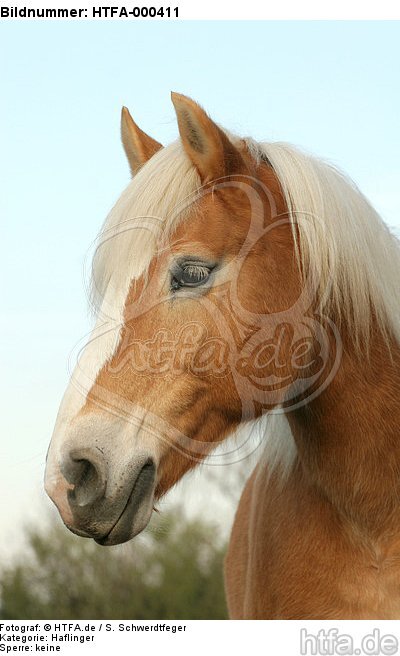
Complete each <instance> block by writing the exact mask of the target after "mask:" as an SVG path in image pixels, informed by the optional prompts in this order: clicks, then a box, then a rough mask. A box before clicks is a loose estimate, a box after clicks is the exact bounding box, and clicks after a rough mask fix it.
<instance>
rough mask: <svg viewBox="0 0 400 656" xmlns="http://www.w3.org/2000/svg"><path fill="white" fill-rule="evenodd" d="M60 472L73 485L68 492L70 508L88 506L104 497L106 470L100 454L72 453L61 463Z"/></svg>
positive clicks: (87, 451) (84, 451)
mask: <svg viewBox="0 0 400 656" xmlns="http://www.w3.org/2000/svg"><path fill="white" fill-rule="evenodd" d="M62 472H63V474H64V476H65V478H66V480H67V481H68V483H70V484H71V485H73V488H72V489H71V490H70V491H69V492H68V500H69V503H70V505H71V506H78V507H80V508H82V507H85V506H89V505H92V504H93V503H94V502H95V501H97V500H98V499H100V498H101V497H103V496H104V492H105V487H106V482H107V479H106V468H105V463H104V461H103V458H102V456H101V454H100V453H97V451H94V450H92V449H80V450H77V451H72V452H71V453H70V454H69V455H68V457H67V458H66V460H65V461H64V463H63V466H62Z"/></svg>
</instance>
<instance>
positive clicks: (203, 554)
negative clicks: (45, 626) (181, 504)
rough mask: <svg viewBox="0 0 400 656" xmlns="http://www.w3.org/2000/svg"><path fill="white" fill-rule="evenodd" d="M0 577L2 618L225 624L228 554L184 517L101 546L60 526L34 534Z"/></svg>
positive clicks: (210, 530) (202, 526)
mask: <svg viewBox="0 0 400 656" xmlns="http://www.w3.org/2000/svg"><path fill="white" fill-rule="evenodd" d="M27 537H28V547H27V550H26V553H24V555H23V557H22V558H21V557H20V558H19V559H17V560H16V561H15V562H14V563H13V564H12V565H10V566H8V567H7V568H4V569H3V571H2V572H1V573H0V594H1V608H0V616H1V617H2V619H21V620H22V619H25V620H28V619H49V620H50V619H65V620H69V619H136V620H150V619H169V620H172V619H180V620H183V619H225V618H226V607H225V598H224V590H223V579H222V560H223V553H224V548H223V547H222V546H221V544H220V543H219V539H218V532H217V531H216V529H215V527H213V526H212V525H210V524H209V523H206V522H204V521H200V520H195V521H193V520H192V521H188V520H185V519H184V518H183V517H182V515H181V513H180V511H179V510H176V511H175V512H174V513H169V514H168V515H167V516H165V517H164V518H163V520H162V521H160V519H157V520H156V522H155V523H154V524H152V526H151V528H150V529H149V530H148V531H147V532H146V533H145V534H144V535H143V536H141V537H138V538H136V539H135V540H134V541H133V542H129V543H127V544H125V545H121V546H117V547H100V546H98V545H97V544H96V543H95V542H93V541H92V540H86V539H84V538H78V537H76V536H74V535H72V534H71V533H69V531H67V529H65V528H64V527H62V526H60V525H59V524H57V525H54V524H51V525H50V526H48V527H47V528H45V529H43V528H42V529H40V530H39V529H32V528H31V529H29V531H28V535H27Z"/></svg>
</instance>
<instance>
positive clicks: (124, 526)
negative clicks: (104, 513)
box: [95, 465, 155, 546]
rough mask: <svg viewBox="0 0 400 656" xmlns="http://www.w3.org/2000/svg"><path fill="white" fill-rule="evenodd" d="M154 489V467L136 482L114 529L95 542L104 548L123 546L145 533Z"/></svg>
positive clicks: (151, 507)
mask: <svg viewBox="0 0 400 656" xmlns="http://www.w3.org/2000/svg"><path fill="white" fill-rule="evenodd" d="M143 471H145V469H143V470H142V472H143ZM154 488H155V468H154V466H153V465H152V466H151V467H150V468H149V469H148V470H147V471H145V474H144V475H142V476H140V477H139V478H138V480H137V481H136V482H135V485H134V486H133V488H132V491H131V493H130V495H129V497H128V500H127V502H126V504H125V506H124V508H123V510H122V512H121V514H120V515H119V517H118V519H117V521H116V522H115V523H114V525H113V526H112V528H111V529H110V530H109V531H108V532H107V533H106V534H105V535H104V536H102V537H101V538H95V541H96V542H97V543H98V544H101V545H102V546H112V545H115V544H122V543H123V542H127V541H128V540H131V539H132V538H134V537H135V535H137V534H138V533H140V532H141V531H143V529H144V528H145V527H146V526H147V524H148V522H149V519H150V516H151V512H152V509H153V498H154Z"/></svg>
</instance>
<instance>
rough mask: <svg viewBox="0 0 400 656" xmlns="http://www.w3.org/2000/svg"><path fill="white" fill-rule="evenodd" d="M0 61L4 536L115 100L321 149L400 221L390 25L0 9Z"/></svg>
mask: <svg viewBox="0 0 400 656" xmlns="http://www.w3.org/2000/svg"><path fill="white" fill-rule="evenodd" d="M0 60H1V62H2V66H1V70H0V85H1V86H0V88H1V95H2V101H1V103H0V130H1V149H0V176H1V182H2V191H1V197H0V215H1V233H2V244H3V246H2V258H1V268H2V273H1V279H2V303H1V313H2V338H1V352H2V362H3V364H2V377H1V383H0V384H1V391H0V394H1V399H2V411H1V417H0V422H1V426H0V434H1V454H2V464H3V469H2V477H1V487H2V489H1V497H2V500H3V501H2V504H3V507H2V508H1V510H0V524H1V525H2V533H3V535H6V536H7V535H8V534H10V535H11V534H12V533H13V531H12V526H14V525H15V523H17V525H18V523H19V522H20V521H21V518H22V517H24V515H25V513H26V510H27V507H28V506H29V507H30V508H32V507H33V508H35V507H37V500H38V499H39V498H40V495H41V480H42V471H43V465H44V458H45V452H46V448H47V445H48V441H49V439H50V435H51V431H52V427H53V422H54V418H55V415H56V412H57V409H58V404H59V401H60V397H61V395H62V392H63V390H64V387H65V385H66V382H67V360H68V355H69V353H70V351H71V350H72V348H73V347H74V345H75V344H76V342H77V341H78V340H79V339H80V338H81V337H82V336H83V335H84V334H85V333H86V332H87V330H88V327H89V319H88V315H87V311H86V299H85V292H84V286H83V279H82V266H83V260H84V256H85V253H86V251H87V248H88V247H89V245H90V243H91V241H92V240H93V238H94V237H95V235H96V232H97V230H98V228H99V227H100V224H101V223H102V221H103V219H104V217H105V215H106V214H107V212H108V210H109V208H110V206H111V205H112V204H113V202H114V201H115V199H116V198H117V196H118V195H119V193H120V192H121V190H122V188H123V187H124V185H125V184H126V183H127V182H128V167H127V165H126V162H125V160H124V156H123V152H122V149H121V146H120V142H119V112H120V107H121V105H123V104H126V105H128V107H129V108H130V110H131V112H132V114H133V116H134V118H135V120H136V121H137V122H138V123H139V124H140V125H141V127H143V128H144V129H145V130H146V131H148V132H149V133H150V134H152V135H153V136H154V137H155V138H156V139H158V140H159V141H163V142H168V141H171V140H172V139H173V138H174V137H175V136H176V135H177V128H176V123H175V118H174V112H173V107H172V105H171V102H170V98H169V93H170V91H171V90H175V91H178V92H181V93H185V94H187V95H191V96H192V97H193V98H195V99H196V100H198V101H199V102H200V103H201V104H203V106H204V107H205V108H206V109H207V110H208V111H209V112H210V114H211V115H212V116H213V118H214V119H216V120H217V121H218V122H220V123H221V124H222V125H224V126H226V127H227V128H230V129H232V130H233V131H237V132H238V133H242V134H245V135H252V136H254V137H256V138H260V139H273V140H274V139H278V140H285V141H289V142H292V143H295V144H298V145H302V146H304V147H305V148H307V149H309V150H311V151H313V152H314V153H316V154H319V155H322V156H324V157H327V158H329V159H331V160H332V161H333V162H335V163H336V164H338V165H339V166H341V167H342V168H343V169H344V170H345V171H347V172H348V173H349V174H350V175H351V176H352V177H353V178H354V179H355V180H356V182H358V184H359V185H360V186H361V188H362V190H363V191H364V192H365V193H366V194H367V196H369V198H370V199H371V200H372V201H373V203H374V204H375V205H376V207H377V208H378V209H379V210H380V211H381V213H382V214H383V216H384V218H385V219H386V220H387V221H388V222H389V223H390V224H391V225H392V226H397V229H399V230H400V190H399V187H400V162H399V153H400V136H399V116H400V88H399V87H400V85H399V70H400V24H399V23H387V22H379V23H374V22H368V23H358V22H352V23H350V22H330V23H320V22H312V23H311V22H296V23H295V22H282V23H280V22H257V23H254V22H235V23H233V22H232V23H228V22H226V23H224V22H184V23H183V22H182V23H170V24H168V23H162V22H157V23H152V22H140V23H132V22H130V23H124V22H118V23H117V22H95V23H90V22H83V23H78V22H69V23H68V22H59V23H56V22H40V23H39V22H38V23H36V22H13V23H1V24H0ZM4 500H6V501H5V503H4ZM14 534H15V535H16V531H15V529H14Z"/></svg>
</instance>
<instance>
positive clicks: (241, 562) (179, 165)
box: [45, 93, 400, 619]
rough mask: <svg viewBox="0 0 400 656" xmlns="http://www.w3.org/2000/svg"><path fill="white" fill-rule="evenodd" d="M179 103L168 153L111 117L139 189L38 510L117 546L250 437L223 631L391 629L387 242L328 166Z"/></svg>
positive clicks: (393, 509) (394, 455)
mask: <svg viewBox="0 0 400 656" xmlns="http://www.w3.org/2000/svg"><path fill="white" fill-rule="evenodd" d="M172 102H173V105H174V108H175V112H176V117H177V123H178V129H179V137H178V139H177V140H176V141H175V142H173V143H172V144H170V145H168V146H166V147H163V146H162V145H161V144H160V143H159V142H158V141H156V140H154V139H153V138H152V137H150V136H149V135H147V134H146V133H145V132H144V131H142V130H141V129H140V128H139V127H138V126H137V125H136V123H135V122H134V121H133V119H132V117H131V115H130V113H129V111H128V110H127V109H126V108H123V110H122V117H121V136H122V143H123V146H124V150H125V153H126V155H127V159H128V162H129V166H130V170H131V174H132V179H131V181H130V183H129V184H128V186H127V188H126V190H125V191H124V192H123V194H122V195H121V197H120V198H119V200H118V201H117V203H116V205H115V206H114V208H113V209H112V210H111V212H110V214H109V216H108V218H107V219H106V222H105V224H104V225H103V227H102V229H101V230H100V234H99V237H98V240H97V242H96V248H95V252H94V255H93V262H92V270H91V303H92V307H93V308H94V311H95V316H96V321H95V325H94V328H93V331H92V333H91V335H90V338H89V340H88V342H87V344H86V345H85V347H84V348H83V349H82V350H81V352H80V354H79V358H78V361H77V364H76V367H75V369H74V371H73V374H72V376H71V381H70V383H69V385H68V387H67V390H66V392H65V395H64V398H63V400H62V403H61V406H60V409H59V413H58V416H57V420H56V424H55V428H54V433H53V436H52V439H51V442H50V446H49V451H48V455H47V462H46V472H45V488H46V491H47V493H48V495H49V496H50V498H51V499H52V501H53V502H54V503H55V505H56V506H57V508H58V511H59V513H60V515H61V518H62V520H63V522H64V523H65V525H66V526H67V527H68V528H69V529H70V530H71V531H73V532H74V533H76V534H77V535H80V536H83V537H86V538H92V539H94V540H95V541H96V542H97V543H98V544H100V545H115V544H119V543H122V542H125V541H127V540H130V539H131V538H133V537H134V536H135V535H137V534H138V533H140V532H141V531H142V530H143V529H144V528H145V527H146V526H147V524H148V522H149V520H150V517H151V515H152V512H153V509H154V508H155V505H156V504H157V502H158V500H159V499H161V498H162V497H163V495H165V494H166V492H167V491H168V490H170V489H171V488H172V487H173V486H174V485H175V484H176V483H177V481H179V480H180V479H181V478H182V477H183V476H184V475H185V474H186V473H187V472H189V471H191V470H193V468H194V467H196V466H197V465H199V464H201V463H204V462H207V461H208V459H210V458H213V457H214V456H215V457H217V454H218V452H219V451H220V450H221V449H224V445H227V444H228V443H233V444H234V445H235V446H234V448H232V449H231V451H230V454H234V453H237V454H238V455H237V457H238V459H239V458H240V457H241V449H242V447H243V445H244V444H245V443H246V440H247V439H248V438H247V437H243V436H246V435H247V436H248V435H251V434H254V435H257V436H258V438H259V443H260V446H259V455H258V458H257V464H256V466H255V468H254V471H253V473H252V474H251V475H250V478H249V479H248V481H247V483H246V484H245V487H244V491H243V493H242V497H241V499H240V502H239V505H238V508H237V512H236V516H235V519H234V524H233V529H232V533H231V538H230V543H229V547H228V552H227V555H226V560H225V583H226V597H227V605H228V610H229V616H230V618H232V619H338V618H341V619H368V618H374V619H394V618H396V619H398V618H400V439H399V437H400V436H399V420H400V409H399V400H398V399H399V390H400V373H399V372H400V369H399V364H400V347H399V340H400V304H399V296H398V281H399V273H400V249H399V242H398V240H397V239H396V237H395V236H394V235H393V234H392V233H391V231H390V230H389V228H388V227H387V226H386V225H385V223H384V222H383V220H382V219H381V217H380V216H379V215H378V213H377V212H376V211H375V210H374V209H373V207H372V206H371V204H370V203H369V202H368V200H367V199H366V198H365V196H364V195H363V194H362V193H361V191H360V190H359V189H358V188H357V187H356V185H355V184H354V183H353V182H352V181H351V180H350V179H349V178H348V177H347V176H346V175H345V174H344V173H342V172H341V171H340V170H339V169H337V168H336V167H335V166H333V165H332V164H330V163H328V162H325V161H324V160H322V159H319V158H318V157H316V156H314V155H311V154H308V153H306V152H304V151H302V150H300V149H298V148H296V147H294V146H291V145H289V144H286V143H280V142H276V143H266V142H265V143H264V142H256V141H255V140H254V139H252V138H250V137H239V136H236V135H234V134H232V133H231V132H229V131H228V130H226V129H224V128H222V127H220V126H219V125H217V124H216V123H215V122H214V121H213V120H212V119H211V118H210V117H209V115H208V114H207V113H206V112H205V111H204V109H203V108H202V107H201V106H200V105H199V104H197V103H196V102H195V101H194V100H192V99H190V98H188V97H186V96H183V95H180V94H177V93H173V94H172ZM217 447H218V449H217ZM225 455H226V454H225ZM222 471H223V470H222Z"/></svg>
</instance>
